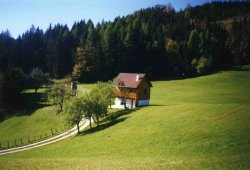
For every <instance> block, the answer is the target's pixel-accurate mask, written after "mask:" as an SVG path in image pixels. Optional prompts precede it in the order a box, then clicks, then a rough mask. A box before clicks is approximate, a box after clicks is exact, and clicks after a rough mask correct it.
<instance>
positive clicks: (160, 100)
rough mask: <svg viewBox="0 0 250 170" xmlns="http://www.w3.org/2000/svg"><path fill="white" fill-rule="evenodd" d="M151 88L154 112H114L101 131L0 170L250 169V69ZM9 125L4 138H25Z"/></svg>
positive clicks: (8, 158) (2, 163)
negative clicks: (8, 136)
mask: <svg viewBox="0 0 250 170" xmlns="http://www.w3.org/2000/svg"><path fill="white" fill-rule="evenodd" d="M152 84H153V88H152V91H151V106H148V107H141V108H137V109H134V110H129V111H121V110H118V111H116V110H114V111H113V113H112V114H113V116H114V117H115V118H114V120H113V121H112V122H111V121H109V120H103V122H102V124H101V125H100V127H99V128H97V130H92V131H91V130H87V131H85V132H82V133H81V134H80V135H78V136H76V137H73V138H69V139H66V140H64V141H62V142H58V143H55V144H51V145H48V146H45V147H41V148H36V149H32V150H28V151H24V152H19V153H14V154H9V155H3V156H0V169H19V170H22V169H65V170H66V169H250V123H249V122H250V67H247V66H246V67H242V68H241V69H238V70H231V71H223V72H219V73H216V74H212V75H208V76H202V77H197V78H190V79H184V80H171V81H156V82H152ZM89 86H90V87H93V85H89ZM45 108H47V109H49V107H45ZM45 108H42V109H45ZM36 112H38V113H39V110H37V111H36ZM36 112H34V113H33V114H32V115H30V117H33V116H34V117H35V116H36ZM38 113H37V114H38ZM48 114H49V110H48ZM51 114H52V113H51ZM49 118H50V117H48V119H49ZM11 119H15V121H16V122H20V123H22V122H23V121H24V120H25V119H24V118H22V117H13V118H10V120H11ZM51 119H52V117H51ZM54 119H56V118H54ZM10 120H6V121H10ZM6 121H5V122H2V123H1V124H0V129H1V138H2V133H3V132H2V131H4V134H5V135H6V133H10V134H12V133H16V134H18V133H22V132H20V131H18V129H14V130H13V129H12V128H15V127H14V126H15V124H12V126H11V125H8V122H6ZM13 121H14V120H13ZM54 121H56V120H54ZM57 121H59V120H57ZM30 123H31V122H30ZM24 124H25V125H24ZM24 124H23V125H22V126H27V127H28V126H29V122H27V123H24ZM31 124H32V125H34V126H43V125H41V124H42V122H39V121H37V125H35V123H34V121H33V122H32V123H31ZM39 124H40V125H39ZM20 126H21V125H20ZM2 128H5V130H2Z"/></svg>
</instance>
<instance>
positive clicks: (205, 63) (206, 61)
mask: <svg viewBox="0 0 250 170" xmlns="http://www.w3.org/2000/svg"><path fill="white" fill-rule="evenodd" d="M212 64H213V60H212V58H211V57H208V58H207V57H205V56H202V57H201V58H200V59H199V62H198V65H197V66H196V71H197V74H207V73H209V72H211V71H212Z"/></svg>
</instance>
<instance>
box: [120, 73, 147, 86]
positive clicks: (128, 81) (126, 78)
mask: <svg viewBox="0 0 250 170" xmlns="http://www.w3.org/2000/svg"><path fill="white" fill-rule="evenodd" d="M137 75H138V76H139V79H138V81H137V80H136V79H137ZM144 77H145V74H141V73H120V74H119V75H118V76H117V79H119V80H120V81H122V83H123V87H128V88H137V87H138V85H139V84H140V82H141V80H142V79H143V78H144Z"/></svg>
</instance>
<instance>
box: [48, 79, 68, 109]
mask: <svg viewBox="0 0 250 170" xmlns="http://www.w3.org/2000/svg"><path fill="white" fill-rule="evenodd" d="M46 94H47V96H48V99H49V100H52V101H53V104H55V105H59V108H60V109H59V110H58V112H61V111H63V104H64V102H65V101H66V100H68V99H69V98H70V94H71V93H70V89H69V87H67V86H65V85H63V84H54V85H53V86H52V87H50V88H48V89H47V90H46Z"/></svg>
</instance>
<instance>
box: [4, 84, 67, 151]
mask: <svg viewBox="0 0 250 170" xmlns="http://www.w3.org/2000/svg"><path fill="white" fill-rule="evenodd" d="M43 90H44V89H40V90H39V91H38V94H34V93H33V91H34V90H26V91H25V95H26V98H27V100H29V101H27V102H28V103H30V104H31V106H26V107H29V109H26V110H23V111H22V113H21V112H20V113H18V114H17V116H12V117H10V118H9V119H6V120H5V121H3V122H1V123H0V136H1V138H0V142H1V144H2V146H3V147H7V142H8V141H9V144H10V146H13V145H14V139H16V140H17V144H18V145H19V144H20V139H21V138H22V141H23V142H24V143H27V142H28V136H29V137H30V140H33V139H34V136H36V137H35V138H36V139H38V138H39V137H40V135H42V137H45V134H47V135H51V128H52V129H53V130H54V131H55V129H57V131H58V132H60V131H62V129H64V122H63V119H62V117H59V116H58V115H56V114H55V113H56V107H55V106H46V107H44V106H45V105H44V103H41V102H38V101H39V100H40V95H41V94H42V93H41V91H43Z"/></svg>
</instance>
